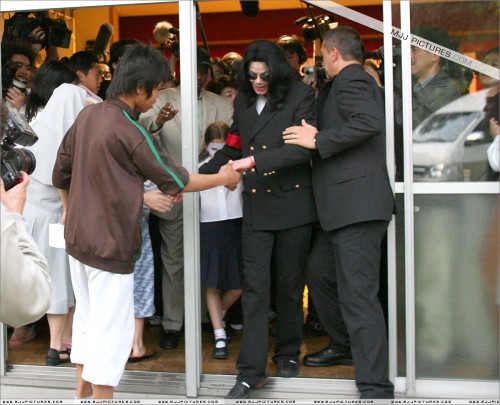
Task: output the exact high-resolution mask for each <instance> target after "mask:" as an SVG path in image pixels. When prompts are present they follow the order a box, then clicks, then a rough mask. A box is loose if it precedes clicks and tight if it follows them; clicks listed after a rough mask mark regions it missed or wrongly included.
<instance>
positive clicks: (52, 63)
mask: <svg viewBox="0 0 500 405" xmlns="http://www.w3.org/2000/svg"><path fill="white" fill-rule="evenodd" d="M77 80H78V76H77V74H76V73H75V72H74V71H73V70H72V69H71V68H70V67H69V66H68V65H67V64H65V63H63V62H61V61H57V60H51V59H47V60H45V62H43V63H42V65H41V66H40V68H39V69H38V70H37V71H36V73H35V75H34V77H33V86H32V87H31V92H30V94H29V95H28V98H27V100H26V113H25V116H26V119H27V120H28V121H31V120H32V119H33V118H34V117H35V116H36V114H37V112H38V110H39V109H40V108H42V107H45V106H46V105H47V102H48V101H49V98H50V97H51V96H52V93H53V92H54V90H55V89H56V88H58V87H59V86H60V85H61V84H63V83H75V82H76V81H77Z"/></svg>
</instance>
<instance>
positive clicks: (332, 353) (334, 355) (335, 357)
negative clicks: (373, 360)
mask: <svg viewBox="0 0 500 405" xmlns="http://www.w3.org/2000/svg"><path fill="white" fill-rule="evenodd" d="M303 363H304V365H305V366H309V367H327V366H352V354H351V349H350V348H346V347H343V346H337V345H330V346H327V347H325V348H324V349H323V350H320V351H319V352H316V353H312V354H308V355H307V356H304V360H303Z"/></svg>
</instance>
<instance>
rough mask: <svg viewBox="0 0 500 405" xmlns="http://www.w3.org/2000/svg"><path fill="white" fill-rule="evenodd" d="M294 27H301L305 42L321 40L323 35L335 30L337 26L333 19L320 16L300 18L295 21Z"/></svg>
mask: <svg viewBox="0 0 500 405" xmlns="http://www.w3.org/2000/svg"><path fill="white" fill-rule="evenodd" d="M295 25H297V26H299V25H302V36H303V37H304V40H305V41H306V42H312V41H314V40H316V39H321V38H322V37H323V34H324V33H325V32H327V31H330V30H331V29H333V28H335V27H336V26H337V25H338V24H337V23H336V22H335V17H333V16H328V15H320V16H318V17H314V19H313V18H312V17H301V18H299V19H298V20H296V21H295Z"/></svg>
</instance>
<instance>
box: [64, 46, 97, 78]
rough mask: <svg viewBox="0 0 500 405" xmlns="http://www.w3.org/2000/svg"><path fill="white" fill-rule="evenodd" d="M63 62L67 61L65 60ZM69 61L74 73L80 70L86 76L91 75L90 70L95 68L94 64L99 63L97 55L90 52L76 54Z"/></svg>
mask: <svg viewBox="0 0 500 405" xmlns="http://www.w3.org/2000/svg"><path fill="white" fill-rule="evenodd" d="M62 60H66V59H65V58H63V59H62ZM67 61H68V62H67V63H68V65H69V67H70V68H71V69H73V71H74V72H77V71H79V70H80V71H82V72H83V73H84V74H86V75H87V74H88V73H89V70H91V69H92V68H93V67H94V63H99V59H98V58H97V55H95V54H93V53H92V52H90V51H80V52H75V53H74V54H73V55H71V57H70V58H68V59H67Z"/></svg>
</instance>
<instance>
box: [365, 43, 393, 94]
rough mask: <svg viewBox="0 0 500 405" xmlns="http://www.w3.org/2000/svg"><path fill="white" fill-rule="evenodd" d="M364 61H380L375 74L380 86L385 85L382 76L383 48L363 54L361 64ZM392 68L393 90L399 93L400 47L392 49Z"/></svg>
mask: <svg viewBox="0 0 500 405" xmlns="http://www.w3.org/2000/svg"><path fill="white" fill-rule="evenodd" d="M366 59H375V60H379V61H380V65H379V67H378V69H376V71H377V74H378V75H379V77H380V81H381V82H382V84H384V83H385V76H384V63H385V61H384V47H383V46H382V47H380V48H379V49H376V50H374V51H371V52H363V62H364V61H365V60H366ZM392 66H393V75H394V76H393V80H394V90H395V91H396V92H400V91H401V69H400V67H401V46H399V45H398V46H393V47H392Z"/></svg>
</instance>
